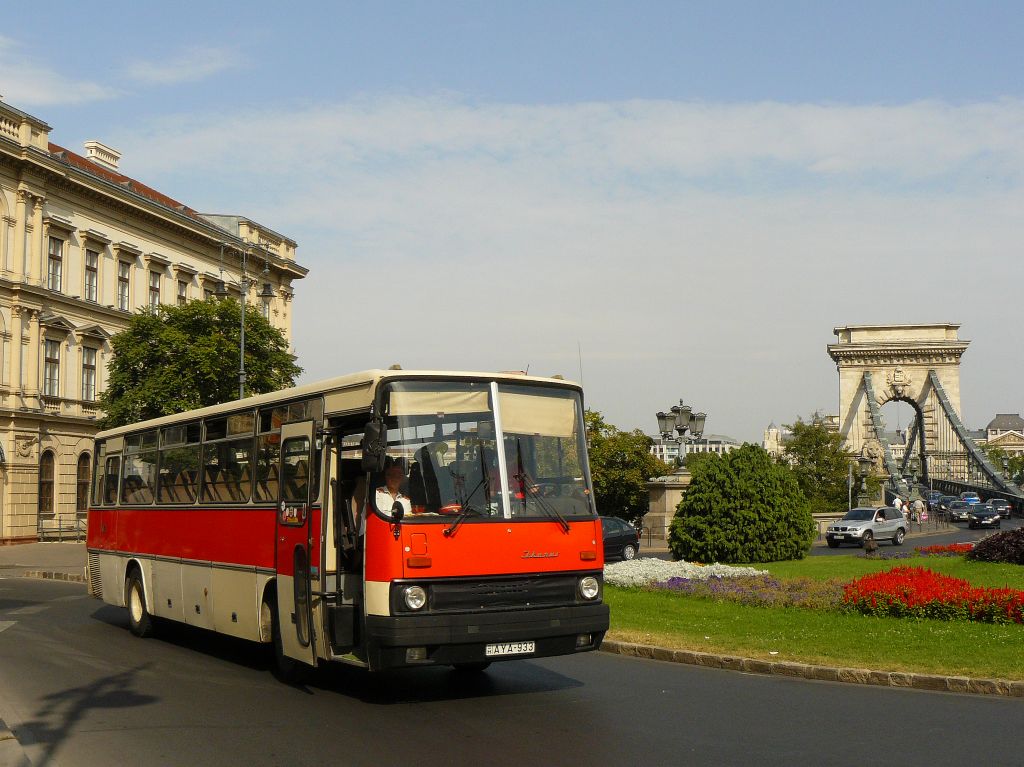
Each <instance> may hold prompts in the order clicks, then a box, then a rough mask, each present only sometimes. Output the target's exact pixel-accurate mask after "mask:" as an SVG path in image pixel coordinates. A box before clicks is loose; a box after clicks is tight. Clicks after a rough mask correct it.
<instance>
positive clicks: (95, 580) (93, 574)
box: [89, 554, 103, 599]
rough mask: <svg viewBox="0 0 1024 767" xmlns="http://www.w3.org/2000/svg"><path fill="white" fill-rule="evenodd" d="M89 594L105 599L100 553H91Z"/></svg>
mask: <svg viewBox="0 0 1024 767" xmlns="http://www.w3.org/2000/svg"><path fill="white" fill-rule="evenodd" d="M89 594H90V595H92V596H94V597H97V598H98V599H103V582H102V581H101V580H100V555H99V554H89Z"/></svg>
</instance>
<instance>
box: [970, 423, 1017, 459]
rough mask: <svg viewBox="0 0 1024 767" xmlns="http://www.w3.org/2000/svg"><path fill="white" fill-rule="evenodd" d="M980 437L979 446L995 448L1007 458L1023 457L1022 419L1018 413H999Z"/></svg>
mask: <svg viewBox="0 0 1024 767" xmlns="http://www.w3.org/2000/svg"><path fill="white" fill-rule="evenodd" d="M981 437H982V438H981V439H980V440H979V444H983V445H986V446H988V447H997V448H999V449H1000V450H1002V451H1003V452H1004V453H1006V455H1007V456H1018V455H1024V418H1021V417H1020V414H1019V413H999V414H997V415H996V417H995V418H993V419H992V420H991V421H989V423H988V426H986V427H985V430H984V433H983V435H981Z"/></svg>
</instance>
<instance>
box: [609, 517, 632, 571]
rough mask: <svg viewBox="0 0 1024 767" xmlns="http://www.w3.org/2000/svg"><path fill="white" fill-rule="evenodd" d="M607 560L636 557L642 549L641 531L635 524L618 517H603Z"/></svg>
mask: <svg viewBox="0 0 1024 767" xmlns="http://www.w3.org/2000/svg"><path fill="white" fill-rule="evenodd" d="M601 537H602V538H604V558H605V561H606V562H612V561H615V560H617V559H634V558H635V557H636V555H637V552H638V551H640V533H639V532H637V529H636V528H635V527H633V525H631V524H629V522H626V521H625V520H622V519H619V518H618V517H601Z"/></svg>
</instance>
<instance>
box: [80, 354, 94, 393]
mask: <svg viewBox="0 0 1024 767" xmlns="http://www.w3.org/2000/svg"><path fill="white" fill-rule="evenodd" d="M82 399H83V400H85V401H86V402H94V401H95V400H96V350H95V349H92V348H90V347H88V346H83V347H82Z"/></svg>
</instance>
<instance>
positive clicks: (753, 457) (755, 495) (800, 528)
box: [669, 444, 815, 563]
mask: <svg viewBox="0 0 1024 767" xmlns="http://www.w3.org/2000/svg"><path fill="white" fill-rule="evenodd" d="M814 534H815V527H814V520H813V518H812V517H811V512H810V508H809V507H808V504H807V499H806V498H805V497H804V494H803V493H802V492H801V491H800V486H799V485H798V484H797V481H796V477H795V476H794V474H793V472H792V471H791V470H790V469H789V468H788V467H787V466H784V465H781V464H777V463H775V462H774V461H773V460H772V459H771V456H769V455H768V453H767V452H765V450H763V449H762V448H761V447H758V446H757V445H749V444H748V445H743V447H741V448H739V449H737V450H733V451H732V452H730V453H727V454H725V455H714V454H709V455H708V456H707V457H703V458H702V460H700V461H699V462H697V463H696V465H694V467H693V479H692V481H691V482H690V486H689V488H687V491H686V495H684V496H683V500H682V501H680V503H679V506H678V508H677V510H676V515H675V518H674V519H673V520H672V525H671V527H670V529H669V548H671V550H672V556H674V557H675V558H676V559H685V560H687V561H688V562H705V563H708V562H723V563H735V562H776V561H779V560H783V559H800V558H802V557H803V556H804V555H805V554H806V553H807V551H808V550H809V549H810V547H811V543H812V542H813V541H814Z"/></svg>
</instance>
